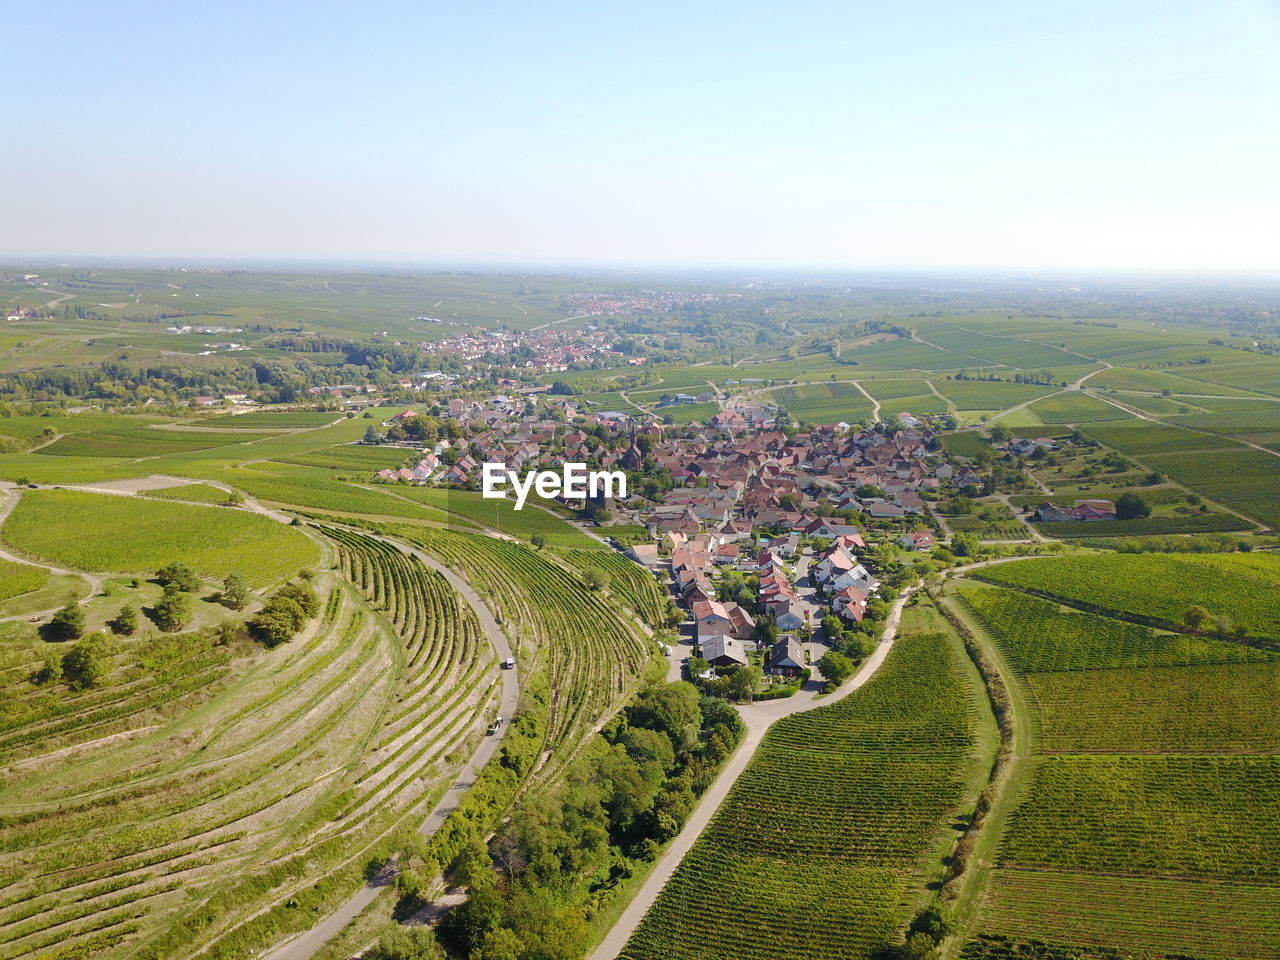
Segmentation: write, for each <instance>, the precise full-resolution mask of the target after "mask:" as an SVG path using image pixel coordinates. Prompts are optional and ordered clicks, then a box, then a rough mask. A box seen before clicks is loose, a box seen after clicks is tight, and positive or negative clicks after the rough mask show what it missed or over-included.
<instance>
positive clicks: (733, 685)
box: [728, 665, 760, 703]
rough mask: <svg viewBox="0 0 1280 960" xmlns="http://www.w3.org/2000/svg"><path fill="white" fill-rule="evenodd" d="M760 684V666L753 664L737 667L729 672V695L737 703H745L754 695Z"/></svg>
mask: <svg viewBox="0 0 1280 960" xmlns="http://www.w3.org/2000/svg"><path fill="white" fill-rule="evenodd" d="M759 686H760V668H759V667H755V666H750V665H748V666H745V667H739V668H738V669H737V670H734V671H733V673H731V674H729V690H728V692H729V697H730V699H732V700H736V701H738V702H739V703H745V702H747V701H749V700H751V699H752V698H753V697H754V696H755V695H756V688H757V687H759Z"/></svg>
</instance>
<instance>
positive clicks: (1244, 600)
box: [982, 553, 1280, 640]
mask: <svg viewBox="0 0 1280 960" xmlns="http://www.w3.org/2000/svg"><path fill="white" fill-rule="evenodd" d="M982 577H983V579H985V580H994V581H996V582H999V583H1006V584H1010V585H1012V586H1017V587H1024V588H1030V589H1034V590H1040V591H1043V592H1046V593H1050V594H1052V595H1054V596H1056V597H1061V598H1063V599H1064V600H1066V601H1067V602H1077V603H1084V604H1090V605H1092V606H1094V607H1098V608H1103V609H1108V610H1116V611H1125V612H1129V613H1134V614H1138V615H1141V616H1144V617H1149V618H1151V619H1152V621H1153V622H1158V623H1161V624H1164V625H1168V626H1179V625H1181V624H1182V622H1183V614H1184V612H1185V611H1186V610H1187V608H1188V607H1191V606H1201V607H1204V608H1205V609H1206V610H1208V611H1209V614H1210V616H1211V617H1218V616H1225V617H1227V618H1228V619H1229V623H1228V627H1227V632H1228V633H1231V632H1234V631H1235V630H1239V629H1242V630H1243V632H1244V634H1245V635H1247V636H1250V637H1263V638H1268V639H1273V640H1280V556H1277V555H1275V554H1195V555H1180V554H1179V555H1169V554H1151V553H1148V554H1139V555H1123V554H1098V555H1095V556H1088V557H1070V558H1067V557H1054V558H1046V559H1043V560H1024V561H1018V562H1014V563H1002V564H996V565H995V566H992V567H988V568H987V569H985V570H983V571H982ZM1209 626H1210V627H1212V626H1213V624H1212V622H1210V623H1209Z"/></svg>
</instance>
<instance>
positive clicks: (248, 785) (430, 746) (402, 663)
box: [0, 533, 497, 958]
mask: <svg viewBox="0 0 1280 960" xmlns="http://www.w3.org/2000/svg"><path fill="white" fill-rule="evenodd" d="M335 539H336V541H337V548H338V549H337V553H338V555H339V558H340V568H341V570H342V572H343V573H344V575H346V576H348V577H349V578H350V579H351V581H352V582H353V583H354V584H356V585H357V586H358V587H359V588H360V590H361V592H363V593H364V594H365V595H366V596H368V598H369V601H370V603H369V605H366V604H365V603H364V602H363V601H361V600H359V599H357V596H356V594H355V593H354V591H353V590H352V588H351V587H347V586H343V585H341V584H340V583H337V584H335V585H333V587H332V589H331V590H330V591H329V594H328V600H327V602H326V604H325V609H324V612H323V616H322V618H321V619H320V620H319V621H317V622H314V623H313V624H312V627H311V628H310V629H309V630H308V631H307V632H305V633H304V634H303V635H302V636H300V637H299V638H297V639H296V640H295V641H294V642H293V643H290V644H284V645H282V646H281V647H279V648H277V649H275V650H272V651H270V652H262V651H261V650H260V648H258V647H257V646H256V645H254V644H251V643H248V642H247V641H245V640H243V639H237V640H232V641H231V642H230V643H224V642H220V641H219V639H218V634H217V633H216V631H214V632H210V633H208V634H202V633H196V634H186V635H181V636H174V637H164V638H163V639H160V640H156V639H154V638H138V639H136V640H134V639H128V640H126V639H118V640H116V641H114V642H113V644H112V647H111V648H110V649H112V650H113V652H112V653H111V654H110V661H109V666H108V669H107V676H106V679H105V680H103V681H102V682H100V683H98V684H95V685H94V686H92V687H90V688H88V689H85V690H81V691H74V690H73V691H71V692H68V691H67V689H66V687H65V686H64V685H62V684H60V683H54V682H36V681H34V680H33V679H32V678H33V677H35V676H36V675H37V674H38V673H39V672H40V669H41V664H42V662H43V661H41V660H39V659H38V656H39V654H38V652H35V651H33V650H32V649H30V648H26V647H23V648H21V649H9V650H6V651H4V653H3V657H2V658H0V690H2V691H3V707H0V765H2V767H3V771H4V772H3V774H2V775H0V816H2V817H3V818H4V820H5V824H6V827H5V831H4V836H3V841H2V842H0V957H18V956H48V957H54V956H57V957H71V956H124V955H126V954H127V955H129V956H138V957H157V958H158V957H172V956H187V955H190V953H191V952H192V951H193V950H194V949H196V948H197V947H201V948H203V949H205V950H206V951H207V952H206V955H208V956H213V957H238V956H244V955H245V954H246V953H247V952H248V951H249V950H250V948H251V946H252V945H256V944H260V943H264V942H267V941H269V940H272V939H276V938H278V937H279V936H281V935H282V934H284V933H286V932H288V931H289V930H296V929H301V928H305V927H306V926H309V925H310V923H311V922H312V918H313V916H314V913H313V911H316V910H320V911H323V910H324V909H326V908H327V907H328V906H329V905H331V904H333V903H335V902H336V900H337V899H341V898H342V897H344V896H345V895H346V894H348V893H350V891H351V890H352V889H353V888H354V887H355V886H357V885H359V884H360V883H362V882H363V871H364V868H365V864H366V863H367V862H368V860H369V859H370V858H371V857H373V856H375V855H377V854H378V853H379V852H380V851H384V850H385V847H386V845H387V844H388V843H390V842H391V838H392V837H393V836H394V835H395V832H396V831H397V830H402V829H406V828H412V827H414V826H416V825H417V823H418V822H420V820H421V818H422V817H423V816H424V815H425V814H426V812H427V810H428V809H429V806H430V803H431V801H432V798H433V797H434V796H435V795H437V794H438V793H439V792H440V791H441V790H442V789H443V787H444V784H445V783H446V782H447V778H448V776H449V774H450V771H451V770H452V769H453V767H454V766H455V765H456V763H457V762H458V760H459V758H460V757H461V756H463V755H465V754H466V752H467V751H466V748H465V745H466V744H467V743H468V742H474V740H475V738H477V737H478V736H479V734H480V730H481V727H482V725H483V722H484V719H485V717H484V714H485V709H486V705H487V704H488V703H489V702H490V700H491V698H492V696H493V693H494V690H495V684H494V681H495V679H496V676H497V669H496V664H495V663H494V656H493V652H492V649H491V647H490V646H489V644H488V643H487V642H486V640H485V638H484V637H483V635H482V633H481V631H480V628H479V624H478V622H477V620H476V618H475V615H474V614H473V613H472V612H471V610H470V608H468V607H467V606H466V605H465V604H463V603H462V602H461V601H460V600H459V599H458V597H457V596H456V595H455V594H454V592H453V590H452V589H451V588H450V587H449V585H448V583H447V581H445V579H444V578H443V577H441V576H440V575H439V574H436V573H434V572H432V571H429V570H427V569H426V568H424V567H423V566H422V565H421V564H420V563H418V562H417V561H414V560H412V559H411V558H409V557H407V556H405V555H404V554H402V553H400V552H399V551H397V550H395V549H394V548H392V547H389V546H387V545H385V544H382V543H380V542H379V541H376V540H372V539H370V538H364V537H359V536H354V535H350V534H338V533H335ZM379 611H385V619H384V615H383V613H381V612H379ZM33 654H34V656H33Z"/></svg>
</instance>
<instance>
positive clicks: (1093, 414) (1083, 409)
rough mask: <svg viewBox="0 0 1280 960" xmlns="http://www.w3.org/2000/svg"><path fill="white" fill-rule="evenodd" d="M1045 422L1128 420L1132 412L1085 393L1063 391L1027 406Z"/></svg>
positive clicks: (1131, 416)
mask: <svg viewBox="0 0 1280 960" xmlns="http://www.w3.org/2000/svg"><path fill="white" fill-rule="evenodd" d="M1028 409H1029V410H1030V411H1031V412H1032V413H1034V414H1035V415H1036V416H1037V417H1039V418H1040V419H1041V420H1043V421H1044V422H1045V423H1096V422H1098V421H1100V420H1130V419H1132V418H1133V414H1131V413H1126V412H1125V411H1124V410H1121V409H1120V408H1119V407H1115V406H1112V405H1111V404H1109V403H1107V402H1106V401H1105V400H1099V399H1098V398H1096V397H1091V396H1089V395H1088V394H1085V393H1079V392H1076V393H1063V394H1059V395H1057V396H1052V397H1045V398H1044V399H1043V400H1037V401H1036V402H1035V403H1033V404H1031V406H1030V407H1029V408H1028Z"/></svg>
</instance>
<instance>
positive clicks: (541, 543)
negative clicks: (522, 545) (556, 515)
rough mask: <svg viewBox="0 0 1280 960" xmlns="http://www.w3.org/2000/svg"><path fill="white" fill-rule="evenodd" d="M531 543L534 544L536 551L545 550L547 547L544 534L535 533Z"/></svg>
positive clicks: (530, 539)
mask: <svg viewBox="0 0 1280 960" xmlns="http://www.w3.org/2000/svg"><path fill="white" fill-rule="evenodd" d="M529 542H530V543H532V544H533V548H534V549H535V550H543V549H545V548H546V546H547V537H546V535H545V534H542V533H535V534H534V535H533V536H532V537H530V538H529Z"/></svg>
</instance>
